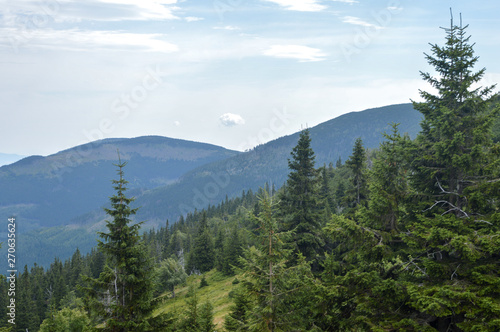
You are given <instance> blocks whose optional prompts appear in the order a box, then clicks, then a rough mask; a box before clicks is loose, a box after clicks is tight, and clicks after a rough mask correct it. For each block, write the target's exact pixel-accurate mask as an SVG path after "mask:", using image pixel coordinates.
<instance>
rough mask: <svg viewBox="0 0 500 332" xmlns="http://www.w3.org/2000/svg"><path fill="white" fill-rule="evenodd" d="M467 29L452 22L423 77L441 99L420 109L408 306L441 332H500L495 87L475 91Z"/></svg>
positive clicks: (428, 96)
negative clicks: (431, 71)
mask: <svg viewBox="0 0 500 332" xmlns="http://www.w3.org/2000/svg"><path fill="white" fill-rule="evenodd" d="M466 29H467V26H465V27H464V26H462V23H461V22H460V25H455V24H454V22H453V18H452V20H451V25H450V28H448V29H445V32H446V43H445V45H444V46H438V45H431V50H432V54H430V55H426V58H427V61H428V62H429V64H431V65H432V66H433V68H434V70H435V72H436V73H437V76H436V77H435V76H432V75H431V74H429V73H421V74H422V77H423V79H424V80H425V81H427V82H428V83H429V84H430V85H431V86H432V87H433V88H435V89H436V91H437V93H436V94H432V93H429V92H425V91H421V92H420V94H421V97H422V98H423V99H424V101H423V102H420V103H414V107H415V108H416V109H417V110H418V111H420V112H421V113H422V114H423V115H424V120H423V121H422V132H421V133H420V134H419V136H418V137H417V139H416V143H417V145H418V148H417V149H416V151H415V159H414V161H413V165H414V169H413V170H412V184H413V186H414V188H415V190H416V195H415V198H416V199H418V200H416V201H417V202H420V204H419V205H418V210H417V209H416V211H414V213H415V216H414V218H412V220H411V221H410V222H409V223H407V225H406V228H407V230H408V231H407V233H406V234H405V237H404V240H405V242H406V243H407V244H408V246H409V247H410V248H412V249H413V251H412V256H411V257H409V258H408V262H407V266H408V267H409V268H410V267H411V269H409V270H408V271H413V275H412V277H413V278H414V279H415V282H414V284H412V285H411V286H409V294H410V300H409V303H411V304H412V305H413V306H414V308H415V309H416V310H417V311H419V312H420V314H421V317H426V319H427V320H428V321H430V322H431V325H432V326H434V327H435V328H436V329H438V330H440V331H445V330H447V329H448V330H449V329H453V330H456V329H458V328H460V329H463V330H470V331H472V330H484V331H486V330H498V329H499V328H500V320H498V312H500V302H499V301H498V298H499V296H500V286H499V285H500V284H499V283H498V280H499V278H500V270H499V268H498V260H499V259H500V256H499V254H498V253H499V252H500V242H499V241H498V240H496V239H497V238H498V236H499V228H498V225H499V224H500V215H499V214H498V213H497V212H496V211H498V198H499V197H500V195H499V193H500V190H499V189H500V188H499V185H498V183H499V171H498V170H499V168H498V167H499V165H498V160H499V151H500V150H499V149H498V146H496V147H495V146H493V145H492V142H491V123H492V120H493V118H494V117H495V116H497V114H498V110H497V109H493V110H492V107H491V106H490V94H491V91H492V87H486V88H483V87H477V86H476V84H478V83H479V81H480V80H481V78H482V77H483V75H484V73H485V69H484V68H483V69H480V70H478V71H474V70H475V69H474V68H475V66H476V65H477V61H478V57H477V56H475V55H474V50H473V46H474V45H473V44H470V42H469V40H470V37H469V36H468V35H467V33H466ZM408 271H407V272H408Z"/></svg>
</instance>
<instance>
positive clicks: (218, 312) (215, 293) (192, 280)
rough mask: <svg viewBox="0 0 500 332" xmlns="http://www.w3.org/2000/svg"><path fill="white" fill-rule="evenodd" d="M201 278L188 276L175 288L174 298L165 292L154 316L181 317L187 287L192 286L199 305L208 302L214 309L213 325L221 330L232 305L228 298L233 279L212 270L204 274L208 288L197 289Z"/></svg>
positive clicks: (232, 287) (185, 305) (184, 305)
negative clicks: (173, 314)
mask: <svg viewBox="0 0 500 332" xmlns="http://www.w3.org/2000/svg"><path fill="white" fill-rule="evenodd" d="M201 278H202V276H201V275H200V276H198V275H192V276H189V277H188V279H187V281H186V282H185V283H184V284H182V285H179V286H177V287H176V289H175V298H171V296H172V293H171V292H167V293H164V294H163V295H162V297H163V298H164V303H163V304H162V305H161V306H160V307H159V308H158V309H157V310H156V311H155V314H160V313H167V312H170V313H178V314H179V316H180V317H182V315H183V312H185V311H186V308H187V304H186V294H187V293H188V290H189V287H190V286H194V288H195V289H196V294H197V296H198V299H199V304H200V305H201V304H203V303H205V302H210V303H211V304H212V305H213V307H214V323H215V324H217V328H222V326H223V324H224V317H225V316H226V315H227V314H228V313H229V308H230V306H231V304H232V303H233V301H232V299H230V298H229V292H230V291H231V290H233V289H234V288H235V286H234V285H233V284H232V282H233V280H234V279H235V277H226V276H224V275H223V274H222V273H220V272H218V271H216V270H212V271H210V272H207V273H205V280H206V281H207V282H208V286H206V287H203V288H199V285H200V281H201Z"/></svg>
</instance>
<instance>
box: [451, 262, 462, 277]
mask: <svg viewBox="0 0 500 332" xmlns="http://www.w3.org/2000/svg"><path fill="white" fill-rule="evenodd" d="M460 265H461V264H458V266H457V268H456V269H455V271H453V273H452V274H451V279H450V280H453V276H458V275H457V270H458V268H459V267H460Z"/></svg>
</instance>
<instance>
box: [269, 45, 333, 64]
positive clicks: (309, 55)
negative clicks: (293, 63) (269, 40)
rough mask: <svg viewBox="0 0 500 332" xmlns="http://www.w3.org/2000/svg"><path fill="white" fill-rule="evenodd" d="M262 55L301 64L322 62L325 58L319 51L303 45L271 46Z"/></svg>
mask: <svg viewBox="0 0 500 332" xmlns="http://www.w3.org/2000/svg"><path fill="white" fill-rule="evenodd" d="M263 54H264V55H267V56H272V57H276V58H288V59H297V60H300V61H301V62H306V61H322V60H325V56H326V54H325V53H323V52H322V51H321V50H320V49H317V48H312V47H308V46H303V45H273V46H271V48H269V49H268V50H266V51H264V53H263Z"/></svg>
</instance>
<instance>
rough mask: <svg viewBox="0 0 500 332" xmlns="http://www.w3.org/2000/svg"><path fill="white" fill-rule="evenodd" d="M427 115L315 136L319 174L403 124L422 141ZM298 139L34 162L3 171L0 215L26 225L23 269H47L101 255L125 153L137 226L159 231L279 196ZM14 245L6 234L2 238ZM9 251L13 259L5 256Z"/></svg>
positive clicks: (121, 143) (325, 127)
mask: <svg viewBox="0 0 500 332" xmlns="http://www.w3.org/2000/svg"><path fill="white" fill-rule="evenodd" d="M420 119H421V115H420V113H418V112H417V111H415V110H414V109H413V107H412V105H411V104H399V105H391V106H386V107H381V108H375V109H369V110H365V111H361V112H352V113H348V114H344V115H342V116H340V117H337V118H335V119H332V120H330V121H327V122H324V123H321V124H319V125H317V126H315V127H312V128H309V131H310V136H311V140H312V141H311V145H312V148H313V150H314V152H315V154H316V166H317V167H319V166H322V165H323V164H328V163H330V162H332V163H335V162H336V161H337V160H339V159H341V160H342V161H345V160H346V159H347V158H348V157H349V155H350V153H351V151H352V146H353V144H354V141H355V140H356V138H358V137H361V138H362V140H363V143H364V146H365V148H367V149H375V148H377V147H378V145H379V143H380V142H381V141H382V140H383V135H382V133H383V132H385V131H390V123H393V122H394V123H400V126H399V129H400V132H403V133H407V134H408V135H409V136H410V137H412V138H414V137H415V136H416V134H417V133H418V131H419V129H420V127H419V122H420ZM298 135H299V133H295V134H292V135H288V136H284V137H281V138H278V139H276V140H273V141H271V142H268V143H266V144H263V145H259V146H257V147H255V148H254V149H252V150H250V151H247V152H244V153H241V152H238V151H231V150H227V149H224V148H222V147H218V146H214V145H210V144H204V143H196V142H190V141H185V140H178V139H172V138H166V137H160V136H145V137H138V138H129V139H125V138H123V139H119V138H115V139H105V140H101V141H96V142H92V143H89V144H86V145H81V146H77V147H74V148H72V149H68V150H65V151H61V152H59V153H56V154H54V155H50V156H47V157H42V156H31V157H27V158H25V159H22V160H20V161H18V162H16V163H14V164H11V165H7V166H3V167H0V188H8V190H3V191H0V202H1V205H0V215H2V216H4V218H8V217H10V216H16V218H17V220H18V225H19V226H18V232H19V235H20V236H18V242H17V243H18V245H17V247H18V257H19V260H20V261H21V264H22V265H24V264H28V265H31V264H33V263H34V262H37V263H38V264H39V265H48V264H50V262H52V261H53V259H54V257H55V256H58V257H59V258H60V259H65V258H67V257H69V256H70V255H71V254H72V253H73V252H74V250H75V249H76V248H77V247H79V249H80V251H82V252H87V251H89V250H90V248H91V247H93V246H95V244H96V242H95V239H96V234H95V232H96V231H97V230H102V229H103V228H104V225H105V219H106V215H105V213H104V212H103V209H102V208H103V207H104V206H107V204H108V197H109V196H111V195H113V194H114V191H113V187H112V184H111V180H112V179H115V178H116V177H117V175H116V167H115V166H113V164H116V163H117V161H118V151H119V154H120V158H121V160H122V161H126V162H127V166H126V167H125V169H124V170H125V179H126V180H128V181H129V182H130V183H129V188H130V190H129V191H128V195H129V196H135V197H136V201H135V202H134V203H133V206H136V207H140V209H139V212H138V214H137V216H136V219H137V220H141V221H142V220H145V221H146V224H145V226H146V229H147V228H148V227H158V226H159V225H163V224H164V223H165V222H166V220H170V222H175V221H176V220H177V219H178V217H179V216H180V215H181V214H185V213H187V212H190V211H193V210H194V209H198V210H200V209H202V208H205V207H207V206H208V205H209V204H218V203H220V202H221V201H222V200H224V199H225V197H233V196H236V195H240V194H241V192H242V191H243V190H248V189H252V190H257V189H258V188H259V187H261V186H264V185H265V183H266V182H267V183H270V184H275V185H276V187H280V186H281V185H282V184H283V183H284V182H285V181H286V178H287V175H288V158H289V157H290V152H291V150H292V148H293V147H294V146H295V145H296V143H297V140H298ZM0 236H1V238H6V233H0ZM2 250H5V248H3V249H2Z"/></svg>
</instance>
